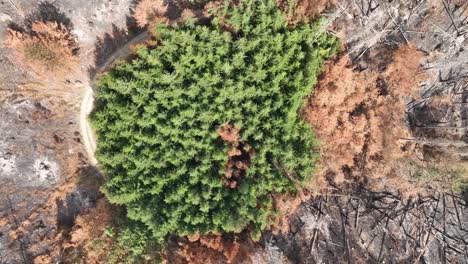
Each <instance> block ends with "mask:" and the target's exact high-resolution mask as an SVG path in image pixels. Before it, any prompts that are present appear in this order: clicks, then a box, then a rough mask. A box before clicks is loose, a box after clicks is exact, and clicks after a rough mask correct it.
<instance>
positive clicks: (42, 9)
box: [25, 1, 73, 29]
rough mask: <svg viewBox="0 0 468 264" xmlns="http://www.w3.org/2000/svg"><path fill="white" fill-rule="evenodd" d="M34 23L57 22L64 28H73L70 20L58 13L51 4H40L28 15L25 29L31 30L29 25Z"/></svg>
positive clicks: (56, 8)
mask: <svg viewBox="0 0 468 264" xmlns="http://www.w3.org/2000/svg"><path fill="white" fill-rule="evenodd" d="M35 21H41V22H57V23H59V24H62V25H64V26H65V27H66V28H68V29H71V28H73V24H72V22H71V20H70V19H69V18H68V17H67V16H66V15H65V13H63V12H62V11H60V9H59V8H58V7H56V6H55V5H54V4H53V3H52V2H48V1H43V2H40V3H39V5H38V7H37V9H36V11H34V12H33V13H31V14H29V15H27V16H26V18H25V27H26V28H31V24H32V23H33V22H35Z"/></svg>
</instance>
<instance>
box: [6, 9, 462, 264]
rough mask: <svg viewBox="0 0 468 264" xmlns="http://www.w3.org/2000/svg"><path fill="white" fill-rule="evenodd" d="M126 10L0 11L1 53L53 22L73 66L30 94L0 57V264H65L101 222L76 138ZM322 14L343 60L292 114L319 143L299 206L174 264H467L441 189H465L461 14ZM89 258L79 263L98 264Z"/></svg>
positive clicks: (192, 248)
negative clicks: (278, 225)
mask: <svg viewBox="0 0 468 264" xmlns="http://www.w3.org/2000/svg"><path fill="white" fill-rule="evenodd" d="M131 2H132V1H130V0H110V1H108V0H96V1H81V0H80V1H77V0H55V1H51V2H49V3H46V4H44V3H41V2H40V1H31V0H12V1H0V35H1V36H2V37H1V38H0V41H2V40H3V39H4V38H3V36H4V30H5V28H6V27H7V26H8V25H9V24H11V23H14V24H16V25H17V26H24V25H27V24H28V23H29V22H30V20H31V19H33V18H34V19H38V18H39V19H44V20H59V21H62V22H63V23H67V24H68V25H69V26H70V27H71V28H72V29H73V32H74V33H75V34H76V35H77V40H78V43H79V46H80V50H79V58H80V66H81V68H80V69H77V71H76V72H74V73H71V74H70V75H69V76H62V77H56V76H49V78H46V79H43V78H41V77H39V76H38V75H37V74H35V73H33V72H32V71H30V70H29V69H27V68H25V67H18V66H17V65H15V58H14V57H13V56H12V53H11V51H9V50H7V49H3V48H1V49H0V62H1V63H0V79H1V80H2V84H0V124H1V125H0V186H2V187H0V189H1V192H0V263H32V262H35V263H51V262H60V261H65V262H66V260H67V259H64V258H63V257H64V256H67V255H73V254H72V253H70V252H69V251H73V250H75V249H76V248H80V247H81V248H82V246H83V245H87V244H89V241H91V240H93V238H94V237H96V236H99V235H100V234H101V233H102V231H103V229H104V228H105V227H106V224H107V223H108V222H110V221H111V220H110V219H111V218H112V208H111V207H109V206H108V204H107V203H106V202H105V200H104V199H101V198H102V195H101V194H100V193H99V191H98V190H97V187H96V186H97V184H96V182H99V181H100V179H99V173H98V172H97V170H96V169H95V168H93V167H90V166H89V165H88V161H87V160H86V157H85V151H84V147H83V145H82V142H81V141H82V139H81V135H80V133H79V126H78V124H77V122H78V117H79V116H78V114H79V103H80V99H81V98H82V94H83V92H84V87H85V86H86V84H87V82H88V81H89V79H90V76H89V73H92V74H93V73H94V70H93V69H94V68H99V64H101V63H102V62H104V61H106V59H107V57H108V56H109V55H110V54H111V53H112V52H113V51H115V50H116V49H118V48H119V47H120V46H122V45H123V44H124V43H125V42H127V41H128V40H129V39H130V38H131V37H132V34H129V33H128V31H127V29H128V28H129V27H130V28H131V29H133V28H132V27H133V26H132V21H131V19H130V18H129V15H130V11H129V8H130V6H131V4H132V3H131ZM311 2H313V1H307V3H308V5H311ZM319 2H320V5H319V6H320V9H322V6H323V7H325V6H329V4H328V3H327V4H325V3H326V2H327V1H319ZM335 6H336V9H335V11H328V13H327V17H328V21H326V22H327V24H326V26H324V27H323V29H324V30H330V31H331V32H332V33H334V34H337V35H338V36H340V37H341V39H342V42H343V43H344V44H343V50H342V53H341V54H340V55H339V56H338V57H337V58H336V59H335V60H334V61H332V62H330V63H329V64H328V65H327V66H326V69H325V72H324V74H323V76H322V78H321V81H320V83H319V84H318V86H317V89H316V92H315V93H314V94H313V95H312V97H311V98H310V100H309V102H308V108H306V109H305V115H306V119H307V120H308V121H309V122H311V124H312V125H313V126H314V127H315V129H316V133H317V136H318V137H319V139H321V141H322V149H321V151H322V159H323V162H322V165H323V166H322V168H321V169H322V170H321V171H320V174H319V175H318V177H317V180H316V184H317V186H318V187H315V189H313V191H314V192H315V193H314V195H313V198H307V199H306V198H305V197H298V199H296V202H297V204H298V205H299V206H298V207H297V208H296V206H294V205H293V203H292V202H291V201H286V202H284V203H283V204H282V206H284V207H288V208H289V211H288V214H287V218H286V220H285V222H284V223H283V224H284V225H286V226H287V228H285V229H284V230H283V232H274V233H271V232H265V234H264V236H263V238H262V240H261V241H260V242H259V243H253V242H252V241H248V239H245V240H239V241H244V244H239V243H237V242H236V243H231V244H229V243H228V244H229V245H225V246H221V244H223V243H224V242H223V241H222V240H220V238H218V237H215V238H206V237H204V238H203V237H202V238H198V242H193V243H191V242H189V241H185V242H184V243H175V245H174V246H173V248H171V250H173V256H171V257H172V259H171V260H173V262H174V263H178V262H180V263H187V262H191V263H193V262H200V261H201V260H202V262H203V263H210V262H211V263H221V262H228V261H229V260H231V261H232V262H243V263H317V262H323V263H344V262H347V263H363V262H367V263H382V262H387V263H388V262H389V263H415V262H421V263H447V262H448V263H465V262H467V261H468V260H467V254H468V253H467V252H468V251H467V245H468V235H467V231H466V230H467V228H468V227H467V226H466V223H468V216H467V214H468V208H467V204H466V201H465V200H466V199H465V200H464V199H463V198H466V197H463V193H460V192H459V191H460V188H459V189H453V188H452V187H453V181H454V180H457V181H459V182H463V180H464V179H466V177H467V175H468V173H466V169H464V168H466V162H467V153H468V149H467V144H468V134H467V123H466V122H467V117H468V109H467V100H468V99H467V98H466V97H467V95H468V92H467V90H468V80H467V78H468V67H467V66H468V65H467V63H468V54H467V49H466V47H467V44H468V40H467V39H466V35H467V30H468V18H467V16H468V3H467V2H466V1H443V0H410V1H387V0H364V1H351V0H339V1H337V3H336V4H335ZM344 77H346V78H344ZM331 99H333V100H331ZM311 109H312V110H314V111H312V112H310V110H311ZM314 114H315V116H314ZM340 118H341V120H340ZM324 120H326V122H324ZM432 167H434V168H432ZM441 168H444V169H441ZM452 174H453V175H452ZM311 189H312V188H311ZM444 190H446V191H444ZM447 190H448V191H447ZM299 198H301V199H303V200H302V201H301V199H299ZM288 203H289V204H288ZM279 209H281V208H279ZM294 209H295V210H294ZM231 239H232V238H231ZM65 249H66V250H65ZM85 250H87V249H86V247H85ZM64 251H67V252H68V253H67V254H63V253H64ZM93 254H94V252H92V251H89V252H88V253H86V252H85V255H86V256H85V259H88V260H89V263H93V261H94V262H102V261H105V260H104V259H102V257H103V256H95V255H93ZM236 254H238V256H237V257H236Z"/></svg>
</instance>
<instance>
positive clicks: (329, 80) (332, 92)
mask: <svg viewBox="0 0 468 264" xmlns="http://www.w3.org/2000/svg"><path fill="white" fill-rule="evenodd" d="M384 52H385V53H388V51H384ZM371 56H372V57H376V58H379V54H372V55H371ZM383 57H384V58H385V60H384V61H375V62H372V63H371V64H369V65H366V67H367V70H364V71H361V72H359V71H357V70H355V69H353V66H352V65H351V63H350V60H349V58H348V56H345V57H342V58H340V59H339V60H337V61H336V62H334V63H329V64H328V65H327V66H326V68H325V71H324V73H323V76H322V78H321V80H320V82H319V83H318V85H317V86H316V88H315V92H314V94H313V96H312V97H311V98H310V100H309V102H308V105H307V107H306V109H305V111H304V112H305V117H306V119H307V120H308V121H309V122H310V123H311V124H312V125H313V127H314V130H315V132H316V134H317V136H318V137H319V138H320V140H321V142H322V144H321V148H320V152H321V164H322V168H321V169H322V171H321V173H320V176H319V177H317V183H318V186H319V187H326V186H327V184H328V183H332V184H338V185H340V184H343V183H353V182H358V183H362V184H371V185H373V186H375V187H377V188H385V187H390V188H394V189H396V190H401V191H403V192H404V193H407V194H411V193H414V191H415V189H414V188H412V186H411V185H410V184H406V182H405V181H404V180H402V176H403V175H402V174H401V173H400V172H401V169H402V168H401V166H404V165H402V164H401V163H400V162H399V161H401V160H402V159H406V158H408V157H410V156H411V155H410V154H411V153H412V145H411V143H409V142H408V141H402V140H400V139H401V138H407V137H409V136H410V132H409V130H408V129H407V126H406V124H405V119H404V118H405V108H406V103H407V102H408V101H409V100H410V99H411V98H412V97H416V96H417V95H416V91H417V90H418V89H419V86H418V81H419V80H421V78H423V77H424V76H423V75H422V74H420V72H419V70H420V65H421V63H422V58H423V54H422V53H421V52H419V51H417V50H416V49H415V48H414V47H413V46H401V47H400V48H399V49H398V50H396V51H391V52H390V54H385V56H383Z"/></svg>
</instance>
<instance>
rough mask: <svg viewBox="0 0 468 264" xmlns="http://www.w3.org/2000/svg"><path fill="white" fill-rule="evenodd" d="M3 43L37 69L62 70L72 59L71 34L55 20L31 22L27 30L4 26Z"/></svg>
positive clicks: (19, 57)
mask: <svg viewBox="0 0 468 264" xmlns="http://www.w3.org/2000/svg"><path fill="white" fill-rule="evenodd" d="M6 44H7V46H8V47H10V48H12V49H14V51H15V53H16V58H17V60H18V62H19V63H22V64H26V65H28V66H30V67H31V68H33V69H34V70H36V71H37V72H45V71H54V72H56V71H63V70H66V69H67V68H68V66H69V65H70V64H71V63H72V62H76V57H75V52H76V50H77V48H76V44H75V37H74V36H73V34H72V33H71V32H70V31H69V30H68V29H67V28H66V27H65V26H63V25H62V24H59V23H57V22H33V23H32V24H31V29H30V32H29V33H24V32H21V31H17V30H13V29H8V36H7V41H6Z"/></svg>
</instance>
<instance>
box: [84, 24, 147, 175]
mask: <svg viewBox="0 0 468 264" xmlns="http://www.w3.org/2000/svg"><path fill="white" fill-rule="evenodd" d="M149 36H150V35H149V33H148V32H147V31H145V32H143V33H140V34H139V35H137V36H136V37H134V38H132V39H131V40H130V41H129V42H127V43H126V44H125V45H124V46H123V47H122V48H120V49H119V50H117V51H115V52H114V53H112V55H111V56H110V57H109V58H108V59H107V60H106V62H105V63H103V64H102V65H101V66H100V67H99V68H98V69H97V72H102V71H104V70H105V69H106V68H107V67H108V66H109V65H110V64H111V63H113V62H114V61H115V60H117V59H120V58H125V57H127V56H129V55H130V54H131V49H130V46H131V45H133V44H135V43H140V42H143V41H144V40H146V39H148V38H149ZM95 83H96V76H95V77H94V78H93V79H92V80H91V81H90V83H88V84H87V85H86V91H85V94H84V96H83V100H82V102H81V109H80V129H81V135H82V139H83V144H84V146H85V149H86V154H87V155H88V159H89V162H90V163H91V165H93V166H94V165H96V164H97V160H96V157H95V156H94V152H95V151H96V137H95V136H94V132H93V130H92V129H91V126H90V124H89V120H88V116H89V114H90V113H91V112H92V111H93V104H94V89H93V86H95Z"/></svg>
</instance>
